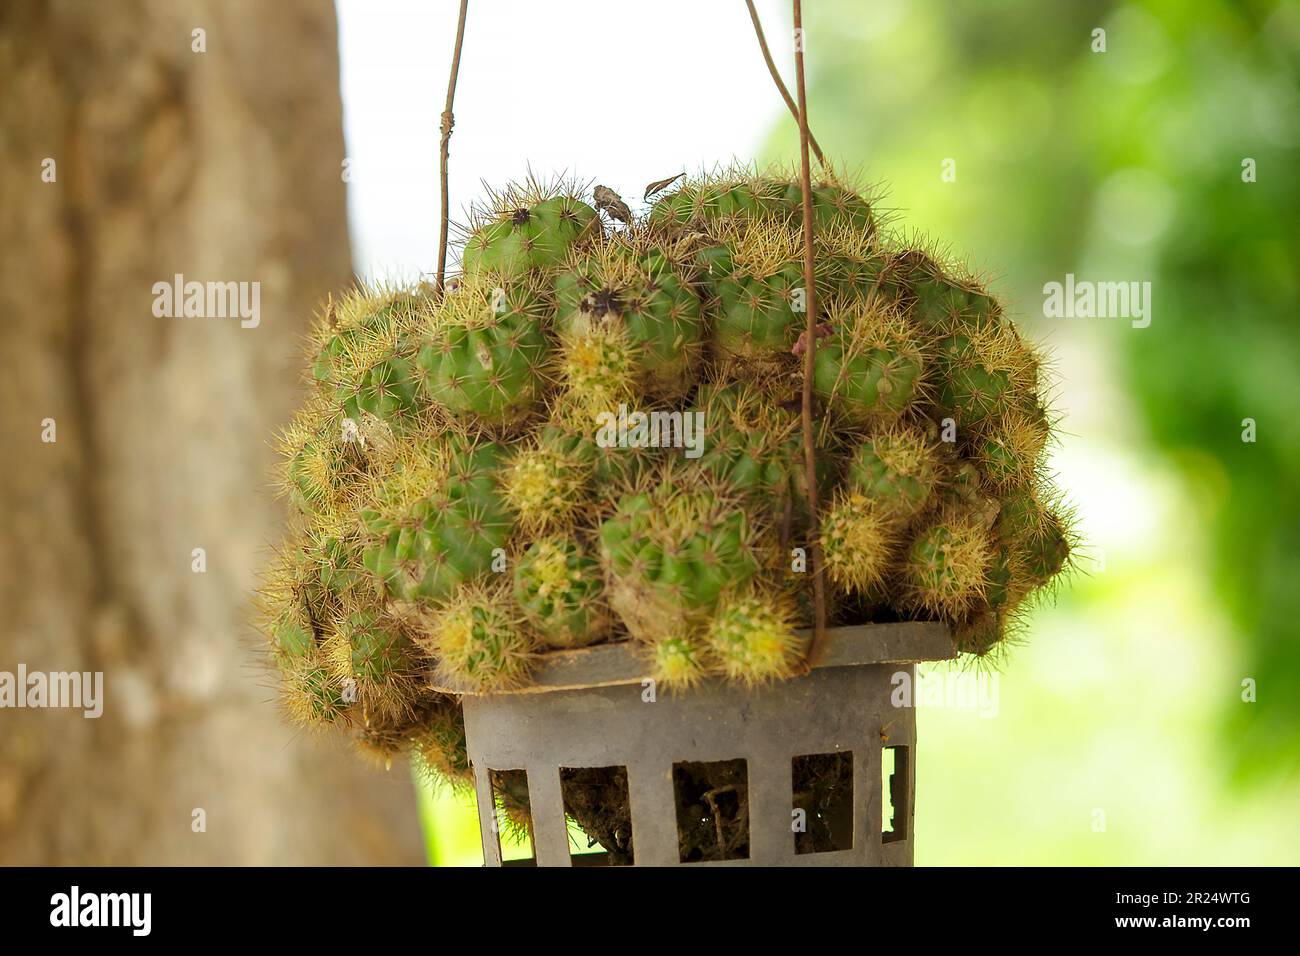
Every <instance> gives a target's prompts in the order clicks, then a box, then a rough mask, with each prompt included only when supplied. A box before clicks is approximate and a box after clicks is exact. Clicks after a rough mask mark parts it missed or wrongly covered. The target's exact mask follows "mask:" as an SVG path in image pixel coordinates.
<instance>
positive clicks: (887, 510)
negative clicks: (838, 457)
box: [848, 425, 943, 522]
mask: <svg viewBox="0 0 1300 956" xmlns="http://www.w3.org/2000/svg"><path fill="white" fill-rule="evenodd" d="M942 476H943V459H942V456H941V454H940V452H939V447H938V445H937V444H936V443H935V442H934V441H932V440H931V439H930V438H929V436H928V435H926V433H925V432H924V431H923V430H921V429H920V428H917V427H915V426H910V425H893V426H891V427H889V428H886V429H883V430H881V431H879V432H877V433H876V434H874V435H872V436H871V437H869V438H868V439H867V440H866V441H865V442H863V443H862V444H861V445H860V446H859V447H858V449H857V451H855V452H854V454H853V458H852V459H851V460H850V462H849V470H848V484H849V487H850V488H851V489H852V490H854V491H857V492H860V493H861V494H862V495H863V496H864V497H866V498H868V499H869V500H870V501H871V502H872V504H873V505H874V506H875V507H876V508H877V509H879V511H880V512H881V513H882V514H883V515H885V516H886V517H888V518H890V519H893V520H897V521H899V522H906V521H907V520H908V519H910V518H912V517H914V516H915V515H917V514H918V513H919V512H920V511H921V510H922V509H923V508H924V507H925V506H926V504H927V502H929V501H930V496H931V493H932V492H933V491H934V489H935V486H936V485H937V484H938V482H939V480H940V478H941V477H942Z"/></svg>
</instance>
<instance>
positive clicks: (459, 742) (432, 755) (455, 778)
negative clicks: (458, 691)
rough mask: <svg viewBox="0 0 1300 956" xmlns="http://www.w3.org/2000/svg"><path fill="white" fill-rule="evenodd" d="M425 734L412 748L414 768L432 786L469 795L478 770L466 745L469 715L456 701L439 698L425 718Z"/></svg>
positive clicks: (429, 708)
mask: <svg viewBox="0 0 1300 956" xmlns="http://www.w3.org/2000/svg"><path fill="white" fill-rule="evenodd" d="M421 717H422V720H421V725H422V729H421V731H420V732H419V733H418V734H417V735H416V737H415V741H414V743H413V744H412V746H411V757H412V764H413V765H414V767H415V770H416V772H417V773H418V774H419V775H420V776H421V777H422V778H424V779H425V780H427V781H428V782H429V783H431V784H434V785H437V784H442V783H445V784H448V785H450V786H451V787H452V788H453V789H455V790H459V791H466V790H469V789H471V788H472V787H473V786H474V770H473V768H472V767H471V766H470V763H469V748H468V747H467V746H466V743H465V714H464V711H463V710H462V708H461V705H460V701H459V700H458V699H456V698H455V697H450V696H442V695H439V696H438V697H437V698H435V700H434V702H433V703H432V704H431V705H430V706H429V707H428V709H427V710H426V711H425V712H424V714H422V715H421Z"/></svg>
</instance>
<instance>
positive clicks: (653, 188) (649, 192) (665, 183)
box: [641, 173, 686, 202]
mask: <svg viewBox="0 0 1300 956" xmlns="http://www.w3.org/2000/svg"><path fill="white" fill-rule="evenodd" d="M685 175H686V174H685V173H678V174H677V175H676V176H669V177H668V178H667V179H656V180H655V181H654V182H652V183H651V184H650V185H649V186H647V187H646V188H645V195H644V196H642V197H641V201H642V202H644V201H646V200H647V199H649V198H650V197H651V196H653V195H654V194H655V193H657V192H662V191H663V190H665V189H667V188H668V187H669V186H671V185H672V184H673V183H675V182H677V180H679V179H681V178H682V177H683V176H685Z"/></svg>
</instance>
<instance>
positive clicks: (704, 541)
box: [600, 470, 761, 642]
mask: <svg viewBox="0 0 1300 956" xmlns="http://www.w3.org/2000/svg"><path fill="white" fill-rule="evenodd" d="M758 537H759V536H758V533H757V532H756V530H755V529H754V528H753V526H752V525H751V524H750V522H749V521H748V520H747V519H746V516H745V513H744V512H743V511H742V510H740V508H739V507H738V499H737V498H736V497H735V496H734V494H732V493H730V492H729V491H728V490H727V489H726V488H725V486H722V485H719V484H717V483H713V482H708V481H703V480H697V481H689V482H686V483H682V482H681V481H680V477H679V476H678V475H676V474H675V473H674V472H673V471H672V470H665V471H664V472H663V473H662V480H661V482H660V483H659V484H657V485H656V486H655V487H653V488H651V489H650V490H648V491H645V492H640V493H635V494H628V495H625V496H624V497H623V498H622V499H621V500H620V501H619V503H618V508H617V510H616V511H615V513H614V514H613V515H612V516H611V517H610V518H608V519H607V520H606V521H605V522H604V523H603V524H602V525H601V527H600V545H601V559H602V562H603V563H604V565H605V570H606V573H607V574H608V575H609V581H610V594H609V601H610V605H611V606H612V607H613V608H614V610H615V611H616V612H617V613H618V615H619V616H620V617H621V618H622V619H623V622H624V624H626V625H627V628H628V630H629V631H630V632H631V633H632V635H633V636H634V637H637V638H640V639H642V640H648V641H652V642H653V641H655V640H657V639H659V638H663V637H666V636H680V635H682V634H688V633H690V632H691V631H692V630H693V629H694V627H695V626H696V625H698V623H699V622H700V621H701V620H702V619H703V618H705V617H707V615H709V614H711V613H712V612H713V610H714V609H715V608H716V606H717V603H718V601H719V599H720V598H721V597H722V596H723V595H724V593H726V592H728V591H731V590H734V589H736V588H743V587H744V586H745V585H746V584H748V583H749V581H750V580H751V579H752V578H753V577H754V575H755V574H756V573H757V571H758V569H759V567H760V564H761V559H760V556H759V542H758Z"/></svg>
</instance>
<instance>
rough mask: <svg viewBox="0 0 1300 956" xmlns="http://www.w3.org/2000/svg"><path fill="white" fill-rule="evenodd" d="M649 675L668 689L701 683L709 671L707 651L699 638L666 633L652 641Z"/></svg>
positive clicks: (678, 688) (681, 688)
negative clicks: (706, 659)
mask: <svg viewBox="0 0 1300 956" xmlns="http://www.w3.org/2000/svg"><path fill="white" fill-rule="evenodd" d="M650 647H651V668H650V673H651V674H652V675H653V677H654V680H655V681H656V682H657V683H660V684H663V686H664V687H666V688H668V689H669V690H683V689H686V688H689V687H692V686H694V685H695V684H698V683H699V682H700V680H701V679H702V678H703V677H704V674H705V672H706V670H707V663H706V661H705V648H704V646H703V645H702V644H701V643H700V641H699V640H698V639H696V638H692V637H687V636H684V635H681V634H667V635H664V636H661V637H657V638H655V639H654V640H653V641H652V642H651V645H650Z"/></svg>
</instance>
